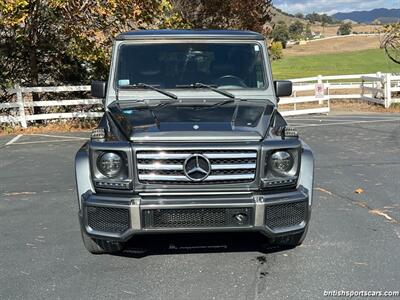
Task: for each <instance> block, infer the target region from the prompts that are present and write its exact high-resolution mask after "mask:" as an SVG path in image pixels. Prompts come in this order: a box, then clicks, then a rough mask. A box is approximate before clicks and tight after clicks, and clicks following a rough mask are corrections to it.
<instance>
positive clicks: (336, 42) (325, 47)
mask: <svg viewBox="0 0 400 300" xmlns="http://www.w3.org/2000/svg"><path fill="white" fill-rule="evenodd" d="M379 46H380V37H379V35H374V36H343V37H337V38H333V39H328V40H315V41H310V42H308V43H307V44H306V45H295V46H292V47H290V48H289V47H288V48H287V49H285V50H284V52H283V54H284V56H305V55H315V54H328V53H338V52H352V51H359V50H368V49H378V48H379Z"/></svg>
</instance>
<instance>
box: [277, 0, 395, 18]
mask: <svg viewBox="0 0 400 300" xmlns="http://www.w3.org/2000/svg"><path fill="white" fill-rule="evenodd" d="M273 3H274V5H275V6H276V7H278V8H280V9H282V10H283V11H286V12H288V13H293V14H294V13H303V14H307V13H312V12H313V11H315V12H318V13H327V14H328V15H330V14H334V13H336V12H349V11H353V10H371V9H374V8H382V7H383V8H400V0H273Z"/></svg>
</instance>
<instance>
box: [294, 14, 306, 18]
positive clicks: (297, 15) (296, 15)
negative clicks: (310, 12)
mask: <svg viewBox="0 0 400 300" xmlns="http://www.w3.org/2000/svg"><path fill="white" fill-rule="evenodd" d="M294 16H295V17H296V18H299V19H304V15H303V14H302V13H297V14H295V15H294Z"/></svg>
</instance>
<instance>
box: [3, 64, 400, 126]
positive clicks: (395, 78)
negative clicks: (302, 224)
mask: <svg viewBox="0 0 400 300" xmlns="http://www.w3.org/2000/svg"><path fill="white" fill-rule="evenodd" d="M341 80H342V81H341ZM292 82H293V94H292V96H291V97H285V98H281V99H280V102H279V109H280V111H281V113H282V115H284V116H293V115H303V114H319V113H329V112H330V101H331V100H339V99H342V100H351V99H360V100H363V101H368V102H373V103H377V104H380V105H383V106H384V107H386V108H388V107H389V106H390V105H391V104H392V103H400V96H399V95H397V96H396V93H399V92H400V74H384V73H380V72H378V73H376V74H356V75H339V76H321V75H320V76H316V77H307V78H297V79H292ZM88 91H90V86H88V85H80V86H57V87H19V86H15V87H14V88H13V89H10V90H8V94H10V95H13V96H14V99H15V101H11V102H8V103H0V109H2V110H9V112H8V113H7V114H5V115H0V123H13V124H20V125H21V126H22V127H24V128H26V127H27V126H28V124H29V122H32V121H37V120H54V119H71V118H99V117H101V116H102V115H103V112H101V111H87V109H86V110H82V111H77V112H50V113H41V114H31V113H30V112H29V111H30V110H31V109H32V108H34V107H61V106H78V105H81V106H89V105H101V104H102V101H101V99H67V100H43V101H27V100H26V97H24V95H25V96H26V95H27V94H28V95H29V94H32V93H65V92H88ZM313 104H314V106H312V105H313ZM291 105H293V108H289V109H288V108H287V106H291Z"/></svg>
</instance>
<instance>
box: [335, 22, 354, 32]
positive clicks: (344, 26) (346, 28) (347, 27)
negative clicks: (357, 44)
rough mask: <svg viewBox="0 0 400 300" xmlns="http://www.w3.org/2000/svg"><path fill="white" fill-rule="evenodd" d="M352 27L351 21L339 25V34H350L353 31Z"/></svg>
mask: <svg viewBox="0 0 400 300" xmlns="http://www.w3.org/2000/svg"><path fill="white" fill-rule="evenodd" d="M352 28H353V25H352V24H351V23H342V24H340V26H339V29H338V35H349V34H350V33H351V30H352Z"/></svg>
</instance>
